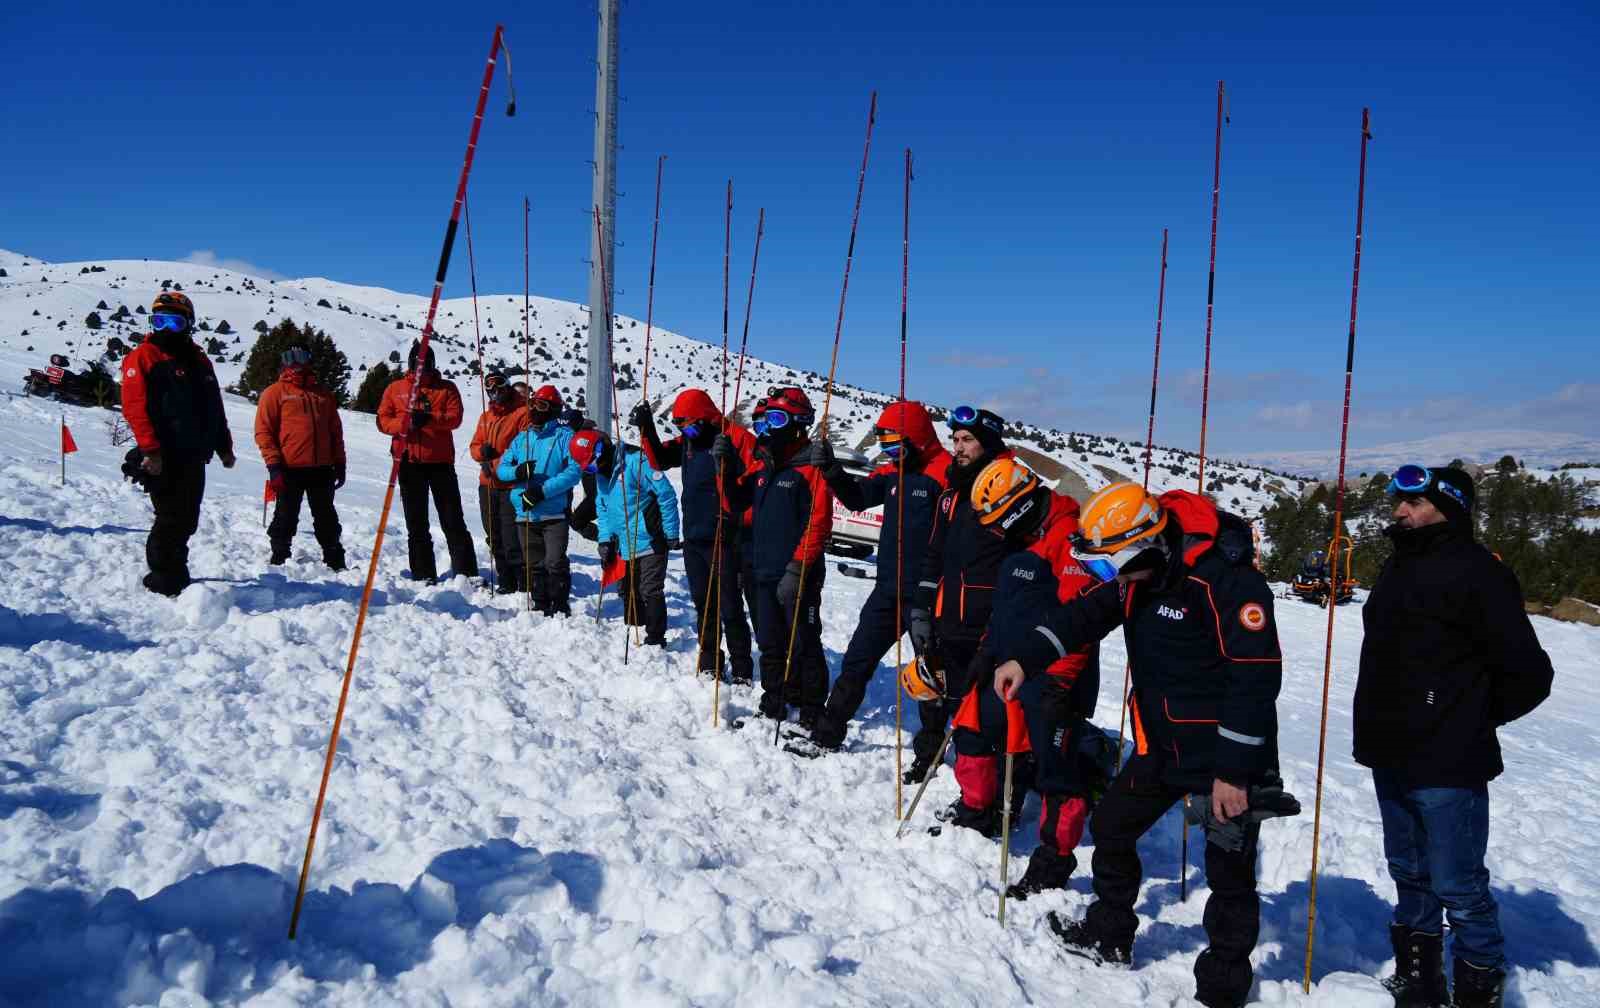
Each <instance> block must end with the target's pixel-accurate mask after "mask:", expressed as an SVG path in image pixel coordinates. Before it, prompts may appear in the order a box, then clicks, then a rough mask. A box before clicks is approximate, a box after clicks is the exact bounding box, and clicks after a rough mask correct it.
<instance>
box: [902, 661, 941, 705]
mask: <svg viewBox="0 0 1600 1008" xmlns="http://www.w3.org/2000/svg"><path fill="white" fill-rule="evenodd" d="M900 688H901V689H903V690H905V691H906V695H907V696H909V697H911V699H913V700H916V701H918V702H921V703H926V702H928V701H929V700H941V699H943V698H944V689H945V685H944V670H943V669H941V668H940V667H939V664H938V661H937V659H935V660H933V661H929V660H928V659H926V658H917V659H916V660H914V661H911V662H908V663H907V664H906V667H905V668H903V669H901V670H900Z"/></svg>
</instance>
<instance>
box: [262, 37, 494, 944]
mask: <svg viewBox="0 0 1600 1008" xmlns="http://www.w3.org/2000/svg"><path fill="white" fill-rule="evenodd" d="M504 36H505V27H504V26H503V25H495V28H494V40H493V41H492V42H491V43H490V45H489V61H488V63H487V64H486V65H485V66H484V68H483V84H482V85H480V86H479V88H478V104H477V108H476V109H474V110H473V113H472V129H471V131H470V132H469V133H468V134H467V153H466V156H465V157H464V158H463V159H462V162H461V178H460V180H459V181H458V182H457V183H456V195H455V200H454V201H453V202H452V203H451V205H450V222H449V224H447V225H446V226H445V229H444V247H443V248H441V249H440V251H439V268H438V270H437V271H436V272H435V274H434V278H433V296H432V298H431V299H430V300H429V301H428V316H427V319H426V320H425V321H424V322H423V324H422V339H421V342H420V343H419V345H418V349H417V366H416V369H415V370H414V371H412V373H411V398H410V400H409V401H408V402H407V403H406V412H405V416H404V417H403V418H402V419H401V421H400V422H401V424H402V426H401V431H400V434H399V436H397V437H396V438H395V439H394V447H393V450H392V452H391V454H392V455H393V456H394V462H393V463H392V464H391V465H390V467H389V486H388V489H387V490H386V491H384V495H383V511H382V513H381V514H379V516H378V532H377V535H376V536H374V537H373V540H372V559H371V560H369V561H368V562H367V583H366V587H365V588H363V589H362V591H361V607H360V609H359V610H358V611H357V613H356V627H355V632H354V633H353V634H351V637H350V658H349V660H348V661H347V662H346V663H345V668H344V684H343V685H342V686H340V688H339V706H338V707H337V708H336V709H335V711H334V715H333V730H332V731H331V732H330V733H329V735H328V755H327V757H326V758H325V759H324V760H323V763H322V784H321V785H320V786H319V787H318V788H317V802H316V805H314V806H313V807H312V812H311V831H310V832H309V833H308V834H307V835H306V856H305V860H304V861H302V862H301V864H300V886H299V888H298V889H297V890H296V891H295V895H294V910H293V912H292V913H291V914H290V916H289V939H290V940H291V941H293V940H294V936H295V931H296V930H297V929H298V927H299V924H300V907H301V904H303V903H304V902H305V896H306V879H307V877H308V876H309V875H310V873H311V853H312V851H313V849H314V848H315V846H316V842H317V827H318V826H319V825H320V824H321V822H322V806H323V802H324V801H325V800H326V799H327V797H328V776H329V774H331V773H332V772H333V754H334V751H335V749H336V748H337V747H338V745H339V728H340V726H341V725H342V724H343V723H344V709H345V704H346V702H347V701H348V700H349V697H350V680H351V679H352V678H354V676H355V671H356V655H357V653H359V651H360V649H361V630H362V628H363V627H364V626H365V625H366V622H367V610H368V609H369V608H370V607H371V605H372V583H373V581H374V580H375V579H376V578H377V576H378V558H379V556H380V555H381V554H382V552H383V533H384V529H385V528H386V527H387V525H388V524H389V509H390V508H391V507H392V506H393V505H394V485H395V481H396V480H398V479H399V476H400V460H401V459H402V458H404V457H405V450H406V444H407V442H409V441H410V439H411V417H412V413H413V411H414V410H415V409H416V405H417V388H418V386H419V385H420V384H421V378H422V371H423V369H424V368H426V367H427V362H428V342H429V338H430V337H431V336H432V335H433V320H434V317H435V316H436V315H437V314H438V312H439V296H440V294H441V293H443V291H444V278H445V273H446V272H448V270H449V268H450V249H451V247H452V246H453V245H454V244H455V240H456V227H457V223H458V222H459V221H460V219H461V207H462V204H464V203H465V202H466V199H467V178H468V176H470V175H471V174H472V156H473V154H474V153H476V152H477V149H478V131H479V130H480V129H481V128H482V126H483V109H484V106H485V105H486V104H487V103H488V101H489V84H490V82H491V81H492V80H493V79H494V64H495V59H496V58H497V57H498V56H499V55H500V51H501V50H502V49H504V48H505V37H504ZM506 89H507V91H508V92H509V95H510V100H509V101H508V102H507V103H506V115H508V116H513V115H516V114H517V92H516V88H515V87H513V86H512V83H511V51H510V50H509V49H507V50H506Z"/></svg>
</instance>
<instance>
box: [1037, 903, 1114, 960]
mask: <svg viewBox="0 0 1600 1008" xmlns="http://www.w3.org/2000/svg"><path fill="white" fill-rule="evenodd" d="M1045 917H1046V919H1047V920H1048V921H1049V922H1050V930H1052V931H1054V932H1055V933H1056V937H1057V938H1059V939H1061V944H1062V946H1063V947H1064V948H1065V949H1066V950H1067V951H1068V952H1070V953H1072V954H1073V955H1075V956H1082V957H1083V958H1085V959H1087V960H1089V961H1090V962H1092V963H1094V964H1095V965H1096V966H1107V965H1110V966H1127V965H1130V964H1131V963H1132V962H1133V940H1132V939H1131V938H1130V939H1129V940H1127V941H1126V942H1111V941H1106V940H1105V939H1103V938H1101V937H1100V936H1098V935H1096V934H1095V933H1094V932H1093V931H1091V930H1090V929H1089V922H1088V921H1081V920H1080V921H1063V920H1062V919H1061V918H1060V917H1059V916H1057V915H1056V912H1055V911H1054V910H1052V911H1050V913H1048V914H1046V915H1045Z"/></svg>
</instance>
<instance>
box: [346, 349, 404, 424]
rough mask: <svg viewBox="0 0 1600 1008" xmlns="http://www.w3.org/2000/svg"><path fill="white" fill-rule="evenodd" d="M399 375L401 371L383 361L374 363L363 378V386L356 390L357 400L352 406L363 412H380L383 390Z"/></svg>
mask: <svg viewBox="0 0 1600 1008" xmlns="http://www.w3.org/2000/svg"><path fill="white" fill-rule="evenodd" d="M398 377H399V372H397V371H390V370H389V365H387V364H385V363H384V362H383V361H379V362H378V363H376V364H374V365H373V366H372V370H370V371H368V372H367V376H366V377H365V378H363V379H362V380H361V388H360V390H358V391H357V392H356V398H355V401H354V402H352V403H351V404H350V408H351V409H353V410H358V411H359V412H362V413H376V412H378V404H379V403H380V402H382V401H383V390H384V389H386V388H388V387H389V383H390V382H392V381H394V380H395V379H396V378H398Z"/></svg>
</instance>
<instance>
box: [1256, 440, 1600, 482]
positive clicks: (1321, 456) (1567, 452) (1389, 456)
mask: <svg viewBox="0 0 1600 1008" xmlns="http://www.w3.org/2000/svg"><path fill="white" fill-rule="evenodd" d="M1505 455H1510V456H1512V457H1513V458H1515V459H1516V460H1517V461H1518V462H1520V463H1522V464H1523V465H1524V466H1528V467H1529V468H1546V469H1554V468H1556V467H1558V466H1562V465H1566V464H1568V463H1576V462H1594V463H1600V441H1597V440H1595V439H1594V438H1589V437H1582V436H1580V435H1577V434H1552V433H1550V432H1548V431H1525V430H1484V431H1462V432H1457V433H1451V434H1438V435H1435V436H1433V437H1427V438H1417V439H1415V440H1411V441H1393V442H1389V443H1386V444H1380V445H1369V446H1366V447H1360V448H1357V447H1352V448H1351V449H1350V451H1349V462H1348V469H1349V471H1350V472H1351V473H1357V472H1391V471H1393V470H1394V468H1395V467H1396V466H1401V465H1404V464H1406V463H1407V462H1421V463H1423V464H1437V463H1441V462H1448V461H1450V460H1451V459H1462V460H1464V461H1467V462H1476V463H1478V464H1480V465H1494V464H1495V463H1496V462H1498V461H1500V459H1501V457H1503V456H1505ZM1249 458H1250V459H1251V460H1253V461H1255V462H1256V463H1258V464H1260V465H1265V466H1271V467H1272V468H1274V469H1282V470H1284V471H1285V472H1292V473H1297V474H1299V475H1302V476H1316V477H1331V476H1332V475H1333V473H1334V472H1335V471H1336V470H1337V469H1338V464H1339V458H1338V455H1337V453H1336V452H1335V451H1331V450H1330V451H1320V450H1319V451H1302V452H1277V453H1272V452H1265V453H1257V454H1253V455H1250V456H1249Z"/></svg>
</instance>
